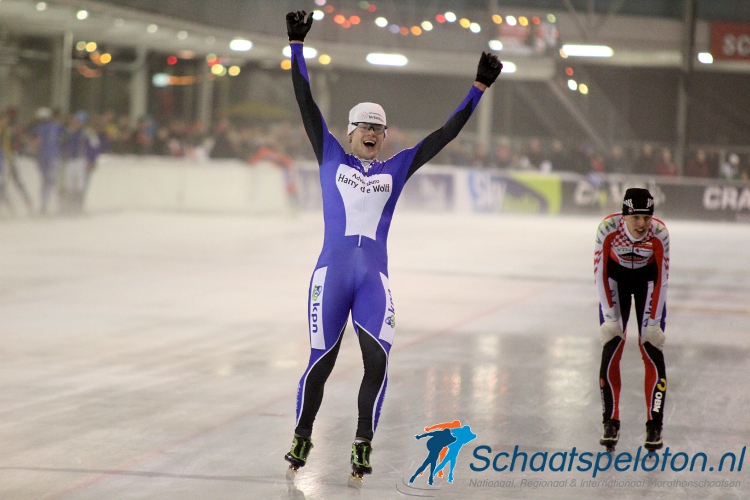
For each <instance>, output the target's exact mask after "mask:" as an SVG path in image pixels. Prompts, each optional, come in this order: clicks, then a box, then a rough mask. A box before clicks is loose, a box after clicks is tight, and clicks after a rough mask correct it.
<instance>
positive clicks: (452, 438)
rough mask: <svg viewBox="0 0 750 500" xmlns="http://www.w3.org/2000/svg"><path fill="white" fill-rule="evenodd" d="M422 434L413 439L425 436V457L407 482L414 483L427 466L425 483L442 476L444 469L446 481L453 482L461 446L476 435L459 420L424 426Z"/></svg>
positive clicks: (432, 481) (430, 483)
mask: <svg viewBox="0 0 750 500" xmlns="http://www.w3.org/2000/svg"><path fill="white" fill-rule="evenodd" d="M424 430H425V432H424V433H423V434H417V435H416V436H414V437H415V439H417V440H421V439H424V438H427V441H426V442H425V445H426V447H427V457H426V458H425V459H424V462H422V465H420V466H419V467H418V468H417V470H416V471H415V472H414V474H413V475H412V476H411V478H410V479H409V484H412V483H414V481H415V480H416V479H417V476H419V475H422V474H423V473H425V470H426V469H427V467H428V466H429V468H430V471H429V475H428V476H427V484H429V485H430V486H432V485H433V483H434V480H435V476H437V477H443V475H444V470H445V468H446V467H447V468H448V469H447V470H448V482H449V483H452V482H453V470H454V469H455V468H456V463H457V462H458V454H459V452H460V451H461V448H463V446H464V445H465V444H466V443H468V442H470V441H473V440H474V439H476V437H477V435H476V434H474V433H473V432H472V431H471V427H469V426H468V425H461V421H460V420H454V421H453V422H443V423H441V424H435V425H431V426H428V427H425V428H424Z"/></svg>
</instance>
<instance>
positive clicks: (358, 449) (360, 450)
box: [352, 443, 372, 467]
mask: <svg viewBox="0 0 750 500" xmlns="http://www.w3.org/2000/svg"><path fill="white" fill-rule="evenodd" d="M371 451H372V446H370V445H369V444H368V443H353V444H352V462H353V463H354V464H355V465H361V466H363V467H369V466H370V452H371Z"/></svg>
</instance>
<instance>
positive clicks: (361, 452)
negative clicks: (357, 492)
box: [349, 441, 372, 488]
mask: <svg viewBox="0 0 750 500" xmlns="http://www.w3.org/2000/svg"><path fill="white" fill-rule="evenodd" d="M371 453H372V445H371V444H370V442H369V441H355V442H354V443H352V460H351V462H352V475H351V476H350V477H349V485H350V486H354V487H356V488H358V487H360V486H362V477H363V476H364V475H365V474H372V466H371V465H370V454H371Z"/></svg>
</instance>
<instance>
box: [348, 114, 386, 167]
mask: <svg viewBox="0 0 750 500" xmlns="http://www.w3.org/2000/svg"><path fill="white" fill-rule="evenodd" d="M384 140H385V127H383V125H378V124H375V123H364V122H362V123H357V127H356V128H355V129H354V130H353V131H352V133H351V134H349V142H350V143H351V144H352V154H354V155H355V156H356V157H358V158H361V159H363V160H374V159H375V158H377V156H378V153H380V148H382V147H383V141H384Z"/></svg>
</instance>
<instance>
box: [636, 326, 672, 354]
mask: <svg viewBox="0 0 750 500" xmlns="http://www.w3.org/2000/svg"><path fill="white" fill-rule="evenodd" d="M666 340H667V336H666V335H664V330H662V329H661V327H660V326H659V325H648V326H647V327H646V328H644V329H643V331H642V332H641V345H642V344H645V343H646V342H649V343H650V344H651V345H652V346H654V347H656V348H657V349H659V350H660V351H662V350H664V342H665V341H666Z"/></svg>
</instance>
